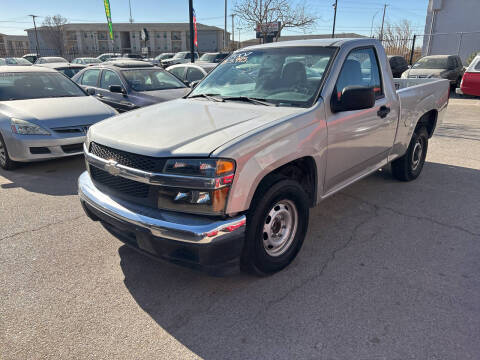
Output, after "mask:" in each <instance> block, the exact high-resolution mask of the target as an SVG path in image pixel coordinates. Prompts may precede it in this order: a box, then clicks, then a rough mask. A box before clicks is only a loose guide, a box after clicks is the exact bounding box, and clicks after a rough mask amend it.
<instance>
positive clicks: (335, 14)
mask: <svg viewBox="0 0 480 360" xmlns="http://www.w3.org/2000/svg"><path fill="white" fill-rule="evenodd" d="M337 2H338V0H335V4H333V9H334V13H333V29H332V38H334V37H335V22H336V21H337Z"/></svg>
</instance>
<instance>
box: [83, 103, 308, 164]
mask: <svg viewBox="0 0 480 360" xmlns="http://www.w3.org/2000/svg"><path fill="white" fill-rule="evenodd" d="M302 110H303V109H299V108H286V107H270V106H262V105H253V104H248V103H241V102H233V101H232V102H224V103H221V102H212V101H208V100H203V99H178V100H173V101H169V102H165V103H161V104H157V105H153V106H149V107H146V108H142V109H139V110H135V111H132V112H129V113H124V114H122V115H118V116H115V117H114V118H111V119H109V120H106V121H102V122H101V123H99V124H96V125H94V126H92V127H91V128H90V131H89V133H88V141H94V142H98V143H99V144H102V145H105V146H109V147H112V148H115V149H119V150H123V151H128V152H132V153H136V154H142V155H147V156H156V157H169V156H209V155H210V153H211V152H213V151H214V150H215V149H217V148H218V147H219V146H221V145H223V144H225V143H226V142H229V141H231V140H233V139H234V138H236V137H239V136H241V135H243V134H245V133H247V132H249V131H252V130H254V129H256V128H258V127H261V126H263V125H265V124H267V123H269V122H272V121H276V120H281V119H283V118H285V117H286V116H289V115H291V114H293V113H296V112H300V111H302Z"/></svg>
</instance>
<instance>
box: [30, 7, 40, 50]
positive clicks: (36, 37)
mask: <svg viewBox="0 0 480 360" xmlns="http://www.w3.org/2000/svg"><path fill="white" fill-rule="evenodd" d="M28 16H31V17H32V20H33V27H34V28H35V50H36V51H37V57H40V52H39V51H38V34H37V24H36V23H35V18H36V17H38V16H37V15H28Z"/></svg>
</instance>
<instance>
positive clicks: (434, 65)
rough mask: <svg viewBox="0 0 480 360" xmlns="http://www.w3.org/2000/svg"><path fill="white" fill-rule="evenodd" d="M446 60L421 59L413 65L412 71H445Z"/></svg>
mask: <svg viewBox="0 0 480 360" xmlns="http://www.w3.org/2000/svg"><path fill="white" fill-rule="evenodd" d="M447 63H448V58H446V57H444V58H423V59H420V60H418V61H417V62H416V63H415V64H413V66H412V68H413V69H446V68H447Z"/></svg>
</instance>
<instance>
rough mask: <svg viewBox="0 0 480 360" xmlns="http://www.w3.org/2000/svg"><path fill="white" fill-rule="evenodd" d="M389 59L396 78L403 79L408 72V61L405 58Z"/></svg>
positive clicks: (392, 57) (390, 57) (395, 57)
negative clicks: (403, 75)
mask: <svg viewBox="0 0 480 360" xmlns="http://www.w3.org/2000/svg"><path fill="white" fill-rule="evenodd" d="M387 58H388V62H389V63H390V69H392V74H393V77H394V78H399V77H401V76H402V74H403V73H404V72H405V71H407V70H408V63H407V60H405V58H404V57H403V56H398V55H389V56H387Z"/></svg>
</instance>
